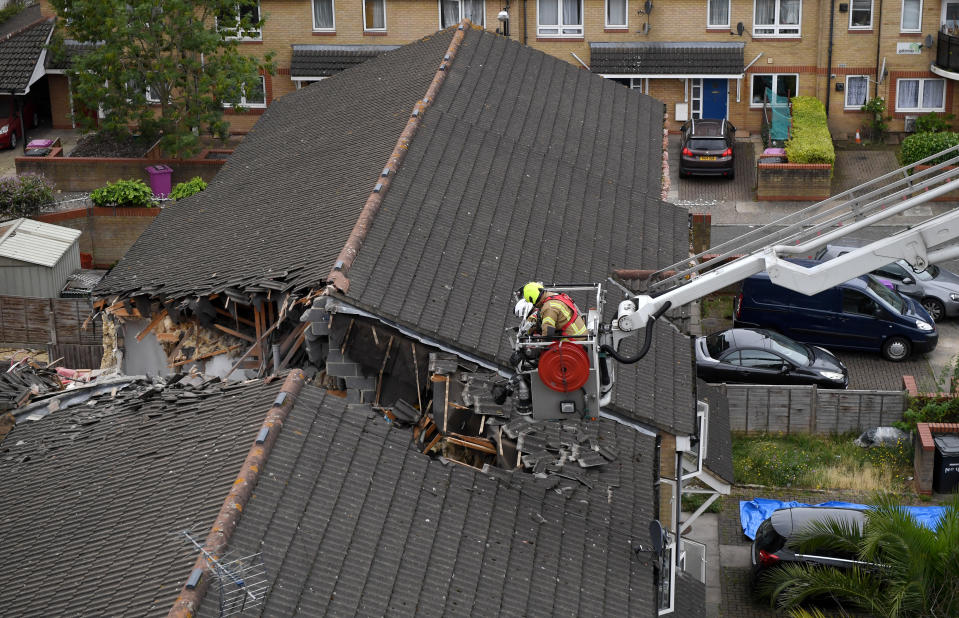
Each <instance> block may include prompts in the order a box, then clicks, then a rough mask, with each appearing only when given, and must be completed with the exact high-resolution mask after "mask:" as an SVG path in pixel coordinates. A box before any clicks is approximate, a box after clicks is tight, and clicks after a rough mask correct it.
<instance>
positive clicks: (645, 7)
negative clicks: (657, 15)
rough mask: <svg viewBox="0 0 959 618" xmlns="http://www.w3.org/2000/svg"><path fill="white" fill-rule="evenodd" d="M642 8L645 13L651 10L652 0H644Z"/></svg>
mask: <svg viewBox="0 0 959 618" xmlns="http://www.w3.org/2000/svg"><path fill="white" fill-rule="evenodd" d="M643 10H644V11H645V12H646V14H647V15H649V14H650V13H652V12H653V0H646V3H645V4H644V5H643Z"/></svg>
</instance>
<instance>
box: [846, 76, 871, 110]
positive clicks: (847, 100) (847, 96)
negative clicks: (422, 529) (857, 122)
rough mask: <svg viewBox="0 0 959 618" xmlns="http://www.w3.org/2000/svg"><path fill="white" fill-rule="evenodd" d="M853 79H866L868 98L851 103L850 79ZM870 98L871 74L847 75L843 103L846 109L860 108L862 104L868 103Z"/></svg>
mask: <svg viewBox="0 0 959 618" xmlns="http://www.w3.org/2000/svg"><path fill="white" fill-rule="evenodd" d="M851 79H863V80H865V81H866V98H865V99H864V100H863V102H862V103H854V104H852V105H850V104H849V93H850V92H851V90H850V88H849V80H851ZM868 100H869V76H868V75H847V76H846V89H845V92H843V98H842V104H843V107H844V108H845V109H852V110H857V111H858V110H860V109H862V106H863V105H865V104H866V101H868Z"/></svg>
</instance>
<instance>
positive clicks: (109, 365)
mask: <svg viewBox="0 0 959 618" xmlns="http://www.w3.org/2000/svg"><path fill="white" fill-rule="evenodd" d="M101 319H102V320H103V360H101V361H100V369H113V368H116V367H119V366H120V353H119V352H120V348H119V345H118V342H117V323H116V321H115V320H114V319H113V318H111V317H109V316H107V315H106V314H103V317H102V318H101Z"/></svg>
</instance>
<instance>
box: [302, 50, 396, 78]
mask: <svg viewBox="0 0 959 618" xmlns="http://www.w3.org/2000/svg"><path fill="white" fill-rule="evenodd" d="M397 47H399V45H298V44H294V45H293V53H292V55H291V57H290V77H293V78H304V77H330V76H331V75H335V74H337V73H339V72H341V71H345V70H346V69H349V68H351V67H354V66H356V65H358V64H363V63H364V62H366V61H367V60H369V59H370V58H375V57H377V56H379V55H380V54H382V53H384V52H388V51H392V50H394V49H396V48H397Z"/></svg>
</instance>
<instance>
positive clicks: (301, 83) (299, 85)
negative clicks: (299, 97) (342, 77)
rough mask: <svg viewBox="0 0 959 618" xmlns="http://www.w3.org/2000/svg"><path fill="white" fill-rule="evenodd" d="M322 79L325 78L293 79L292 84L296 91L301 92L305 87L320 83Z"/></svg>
mask: <svg viewBox="0 0 959 618" xmlns="http://www.w3.org/2000/svg"><path fill="white" fill-rule="evenodd" d="M324 79H326V77H294V78H293V84H294V85H295V86H296V89H297V90H301V89H303V88H306V87H307V86H312V85H313V84H315V83H317V82H321V81H323V80H324Z"/></svg>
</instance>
